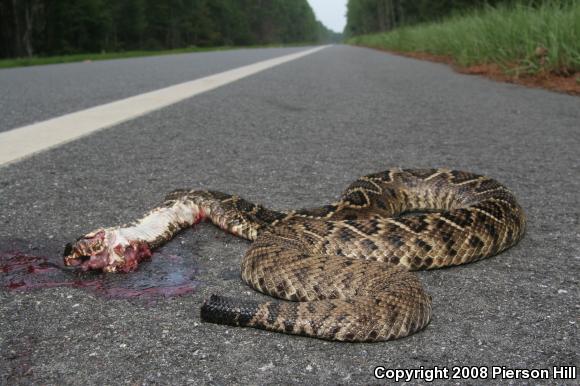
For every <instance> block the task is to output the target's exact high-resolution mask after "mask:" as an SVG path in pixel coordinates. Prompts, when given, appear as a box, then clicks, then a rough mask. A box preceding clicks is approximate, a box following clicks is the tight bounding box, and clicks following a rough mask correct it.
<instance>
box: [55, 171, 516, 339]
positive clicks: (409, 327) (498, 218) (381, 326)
mask: <svg viewBox="0 0 580 386" xmlns="http://www.w3.org/2000/svg"><path fill="white" fill-rule="evenodd" d="M202 219H208V220H211V221H212V222H213V223H214V224H216V225H217V226H219V227H221V228H223V229H225V230H227V231H229V232H231V233H233V234H235V235H237V236H240V237H243V238H246V239H248V240H252V241H253V243H252V244H251V246H250V248H249V250H248V251H247V253H246V254H245V256H244V257H243V259H242V264H241V276H242V279H243V280H244V281H245V282H246V283H247V284H248V285H250V286H251V287H252V288H254V289H256V290H257V291H260V292H262V293H264V294H267V295H270V296H272V297H274V298H277V299H281V300H277V299H273V300H270V301H254V300H239V299H232V298H226V297H222V296H216V295H212V296H211V297H210V298H209V299H208V300H206V301H205V303H204V304H203V306H202V309H201V317H202V319H203V320H205V321H208V322H214V323H220V324H229V325H234V326H249V327H255V328H261V329H266V330H270V331H277V332H284V333H290V334H297V335H305V336H310V337H316V338H321V339H329V340H339V341H351V342H365V341H366V342H368V341H384V340H389V339H396V338H400V337H404V336H407V335H409V334H412V333H414V332H416V331H418V330H421V329H423V328H424V327H425V326H426V325H427V324H428V323H429V321H430V318H431V297H430V296H429V295H428V294H427V293H426V292H425V290H424V289H423V286H422V285H421V282H420V281H419V279H418V277H417V276H416V275H415V274H414V273H412V272H410V271H413V270H419V269H433V268H440V267H446V266H452V265H458V264H465V263H469V262H473V261H477V260H480V259H483V258H486V257H490V256H493V255H495V254H497V253H499V252H501V251H503V250H505V249H507V248H509V247H511V246H513V245H514V244H516V243H517V242H518V241H519V240H520V239H521V237H522V236H523V233H524V229H525V215H524V213H523V210H522V208H521V207H520V205H519V204H518V203H517V201H516V199H515V197H514V195H513V194H512V193H511V192H510V191H509V190H508V189H507V188H506V187H504V186H503V185H501V184H500V183H498V182H497V181H495V180H493V179H491V178H488V177H485V176H481V175H477V174H473V173H468V172H461V171H455V170H446V169H390V170H387V171H384V172H380V173H374V174H369V175H366V176H364V177H361V178H359V179H358V180H356V181H355V182H353V183H352V184H351V185H349V186H348V188H347V189H346V191H345V192H344V193H343V195H342V196H341V198H340V200H339V201H337V202H335V203H332V204H330V205H326V206H323V207H319V208H313V209H303V210H296V211H285V212H284V211H274V210H270V209H267V208H265V207H263V206H261V205H256V204H253V203H250V202H248V201H246V200H244V199H242V198H240V197H237V196H234V195H229V194H225V193H220V192H214V191H200V190H177V191H174V192H172V193H170V194H169V195H168V196H167V197H166V200H165V201H164V203H163V204H162V205H161V206H159V207H157V208H155V209H153V210H152V211H151V212H149V213H148V214H147V215H146V216H145V217H143V218H142V219H140V220H138V221H136V222H134V223H132V224H129V225H125V226H121V227H115V228H108V229H99V230H97V231H95V232H91V233H90V234H88V235H85V236H84V237H82V238H80V239H79V240H77V242H76V243H74V244H73V245H71V246H69V247H68V248H67V250H66V251H65V263H66V264H68V265H80V266H81V267H83V268H84V269H89V268H96V269H103V270H106V271H119V270H122V271H130V270H132V269H134V268H135V267H136V265H137V263H138V262H139V260H141V259H143V258H145V257H148V256H150V252H149V249H152V248H155V247H158V246H160V245H161V244H163V243H165V242H166V241H168V240H169V239H171V237H173V235H174V234H175V233H177V232H178V231H179V230H180V229H183V228H185V227H188V226H191V225H193V224H195V223H197V222H199V221H201V220H202Z"/></svg>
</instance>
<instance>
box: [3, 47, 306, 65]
mask: <svg viewBox="0 0 580 386" xmlns="http://www.w3.org/2000/svg"><path fill="white" fill-rule="evenodd" d="M312 44H316V43H304V44H285V45H261V46H243V47H241V46H236V47H234V46H222V47H189V48H178V49H173V50H162V51H125V52H105V53H94V54H76V55H62V56H47V57H31V58H15V59H0V68H9V67H23V66H39V65H44V64H55V63H71V62H84V61H86V60H90V61H95V60H111V59H125V58H137V57H142V56H159V55H174V54H185V53H191V52H205V51H225V50H234V49H240V48H273V47H295V46H304V45H312Z"/></svg>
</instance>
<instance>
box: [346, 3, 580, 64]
mask: <svg viewBox="0 0 580 386" xmlns="http://www.w3.org/2000/svg"><path fill="white" fill-rule="evenodd" d="M348 43H350V44H355V45H363V46H368V47H374V48H381V49H386V50H393V51H401V52H425V53H429V54H433V55H443V56H449V57H451V58H453V60H454V62H455V63H456V64H458V65H460V66H463V67H467V66H473V65H480V64H497V65H499V66H501V68H502V69H503V70H504V71H505V72H507V73H510V74H514V73H515V75H519V74H538V73H540V72H549V73H555V74H559V75H572V74H574V73H575V72H580V1H574V0H570V1H565V0H561V1H551V2H546V3H545V4H544V5H542V6H540V7H539V8H531V7H527V6H523V5H517V6H511V7H506V6H503V7H498V8H491V7H486V8H484V9H481V10H477V11H472V12H469V13H467V14H463V15H455V16H453V17H450V18H447V19H445V20H442V21H441V22H437V23H429V24H422V25H416V26H408V27H402V28H398V29H395V30H393V31H390V32H387V33H381V34H374V35H364V36H358V37H354V38H351V39H350V40H349V41H348Z"/></svg>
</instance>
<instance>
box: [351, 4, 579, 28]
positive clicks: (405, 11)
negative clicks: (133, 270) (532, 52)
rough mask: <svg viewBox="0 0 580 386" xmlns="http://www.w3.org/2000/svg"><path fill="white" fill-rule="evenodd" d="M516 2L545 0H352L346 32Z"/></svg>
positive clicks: (393, 25) (408, 22)
mask: <svg viewBox="0 0 580 386" xmlns="http://www.w3.org/2000/svg"><path fill="white" fill-rule="evenodd" d="M545 1H552V0H545ZM563 1H565V0H563ZM573 1H576V0H573ZM515 3H523V4H526V5H531V6H533V5H539V4H541V3H542V0H413V1H408V0H407V1H406V0H349V1H348V4H347V24H346V27H345V30H344V34H345V36H347V37H350V36H356V35H364V34H369V33H374V32H382V31H389V30H392V29H394V28H397V27H399V26H402V25H408V24H415V23H420V22H426V21H432V20H438V19H441V18H442V17H445V16H448V15H450V14H452V13H454V12H463V11H466V10H470V9H473V8H478V7H483V6H497V5H500V4H515Z"/></svg>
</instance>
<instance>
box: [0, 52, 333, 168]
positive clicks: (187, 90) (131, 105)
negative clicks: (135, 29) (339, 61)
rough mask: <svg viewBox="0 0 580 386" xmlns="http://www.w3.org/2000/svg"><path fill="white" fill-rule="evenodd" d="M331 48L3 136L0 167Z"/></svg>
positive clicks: (90, 109)
mask: <svg viewBox="0 0 580 386" xmlns="http://www.w3.org/2000/svg"><path fill="white" fill-rule="evenodd" d="M326 47H328V46H321V47H316V48H312V49H310V50H306V51H301V52H298V53H295V54H290V55H284V56H280V57H277V58H274V59H268V60H264V61H262V62H258V63H253V64H250V65H247V66H243V67H238V68H235V69H233V70H228V71H225V72H221V73H219V74H215V75H210V76H207V77H205V78H200V79H196V80H192V81H190V82H185V83H180V84H177V85H174V86H170V87H166V88H162V89H159V90H155V91H151V92H147V93H144V94H139V95H135V96H132V97H129V98H126V99H120V100H118V101H115V102H111V103H106V104H104V105H100V106H96V107H91V108H89V109H86V110H81V111H77V112H75V113H71V114H66V115H63V116H60V117H56V118H52V119H49V120H46V121H43V122H38V123H34V124H32V125H28V126H22V127H19V128H16V129H12V130H10V131H5V132H3V133H0V166H2V165H6V164H8V163H11V162H14V161H18V160H20V159H22V158H25V157H27V156H30V155H31V154H34V153H38V152H40V151H43V150H46V149H49V148H52V147H55V146H58V145H62V144H63V143H66V142H70V141H72V140H75V139H77V138H80V137H83V136H85V135H88V134H90V133H93V132H95V131H97V130H101V129H104V128H107V127H111V126H114V125H117V124H119V123H121V122H125V121H128V120H131V119H134V118H137V117H139V116H141V115H144V114H147V113H150V112H151V111H154V110H158V109H160V108H163V107H166V106H169V105H171V104H174V103H177V102H180V101H182V100H184V99H187V98H191V97H193V96H195V95H198V94H201V93H204V92H206V91H210V90H213V89H216V88H218V87H221V86H224V85H226V84H228V83H232V82H235V81H236V80H240V79H242V78H245V77H247V76H250V75H253V74H256V73H258V72H260V71H264V70H267V69H268V68H272V67H275V66H278V65H280V64H283V63H287V62H290V61H292V60H296V59H299V58H301V57H304V56H306V55H310V54H313V53H315V52H317V51H320V50H322V49H324V48H326Z"/></svg>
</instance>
